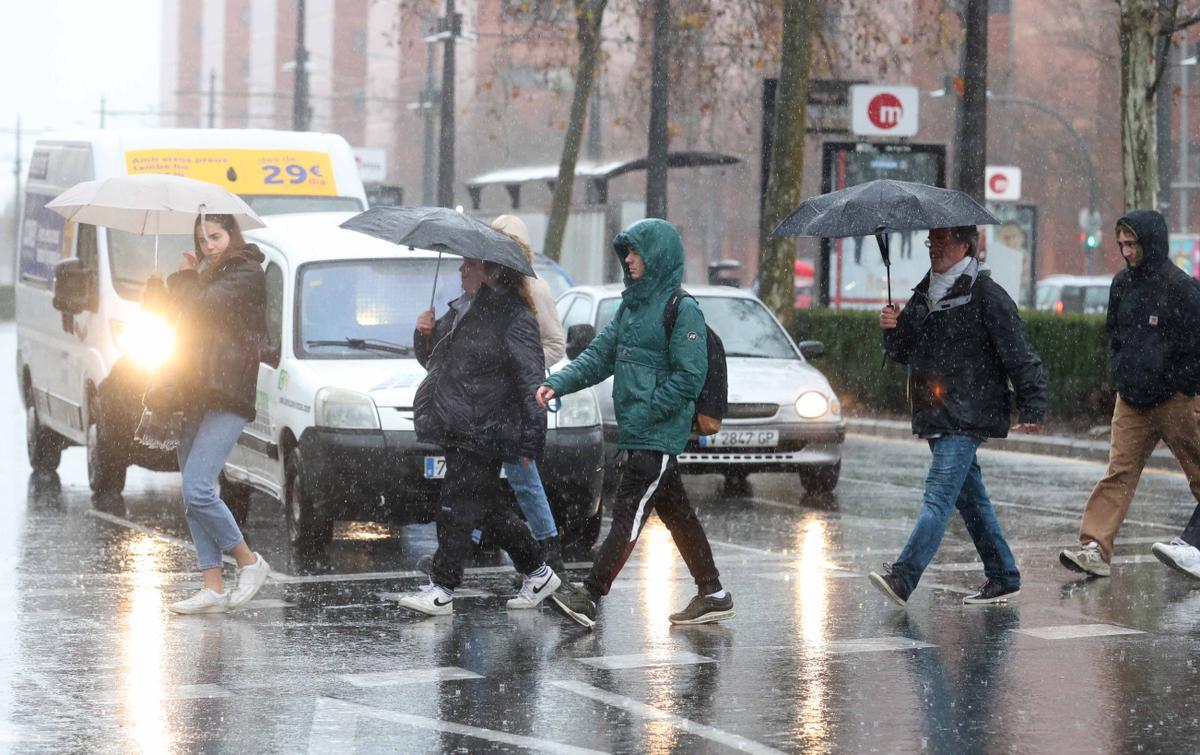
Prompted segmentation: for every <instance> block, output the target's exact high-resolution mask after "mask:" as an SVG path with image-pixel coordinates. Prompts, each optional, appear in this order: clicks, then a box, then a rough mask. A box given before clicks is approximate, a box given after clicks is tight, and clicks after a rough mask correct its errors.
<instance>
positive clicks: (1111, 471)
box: [1058, 210, 1200, 579]
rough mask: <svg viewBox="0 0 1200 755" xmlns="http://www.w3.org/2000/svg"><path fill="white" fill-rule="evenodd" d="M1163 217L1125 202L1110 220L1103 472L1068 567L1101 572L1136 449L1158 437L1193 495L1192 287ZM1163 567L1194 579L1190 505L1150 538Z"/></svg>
mask: <svg viewBox="0 0 1200 755" xmlns="http://www.w3.org/2000/svg"><path fill="white" fill-rule="evenodd" d="M1167 241H1168V234H1167V222H1166V220H1164V219H1163V216H1162V215H1160V214H1159V213H1157V212H1155V211H1153V210H1134V211H1132V212H1130V213H1128V214H1127V215H1125V217H1123V218H1121V219H1120V220H1119V221H1118V222H1117V245H1118V247H1119V248H1120V250H1121V256H1122V257H1124V258H1125V266H1126V267H1125V269H1124V270H1122V271H1121V272H1119V273H1117V275H1116V277H1115V278H1113V282H1112V288H1111V289H1110V291H1109V296H1108V320H1107V330H1108V337H1109V351H1110V357H1111V361H1110V364H1111V369H1112V379H1113V383H1114V384H1115V385H1116V388H1117V400H1116V407H1115V408H1114V410H1113V419H1112V441H1111V444H1112V445H1111V449H1110V451H1109V462H1108V471H1107V472H1105V474H1104V477H1102V478H1100V481H1099V482H1098V483H1096V487H1095V489H1094V490H1093V491H1092V495H1091V497H1090V498H1088V502H1087V507H1086V508H1085V509H1084V512H1083V522H1082V523H1081V524H1080V527H1079V542H1080V547H1079V548H1077V549H1066V550H1063V551H1062V552H1061V553H1059V555H1058V558H1059V561H1060V562H1061V563H1062V565H1063V566H1065V567H1067V568H1068V569H1071V570H1072V571H1079V572H1084V573H1086V574H1092V575H1095V576H1100V577H1107V576H1109V574H1110V573H1111V569H1110V567H1109V562H1110V561H1111V560H1112V554H1113V545H1114V543H1115V541H1116V537H1117V532H1118V531H1120V529H1121V524H1122V522H1124V521H1125V515H1126V514H1127V513H1128V512H1129V505H1130V503H1131V502H1132V501H1133V494H1134V491H1135V490H1136V489H1137V484H1138V479H1139V478H1140V477H1141V474H1142V467H1143V466H1144V465H1145V463H1146V458H1147V457H1148V456H1149V455H1150V452H1151V451H1153V450H1154V446H1155V445H1157V443H1158V441H1159V440H1160V439H1161V440H1162V441H1164V442H1165V443H1166V444H1167V447H1168V448H1170V449H1171V452H1172V453H1173V454H1175V458H1176V460H1178V461H1179V466H1181V467H1182V468H1183V472H1184V474H1185V475H1187V479H1188V485H1189V486H1190V487H1191V490H1192V495H1193V496H1194V497H1195V498H1196V500H1197V502H1198V503H1200V427H1198V426H1197V423H1196V412H1197V410H1200V403H1198V402H1200V399H1197V398H1196V396H1197V392H1198V391H1200V287H1198V286H1197V283H1196V281H1195V280H1193V279H1192V278H1191V277H1189V276H1188V274H1187V273H1185V272H1184V271H1183V270H1180V269H1179V268H1178V267H1177V266H1176V265H1175V264H1174V263H1172V262H1171V260H1170V259H1169V258H1168V243H1167ZM1150 551H1151V553H1153V554H1154V555H1155V556H1157V557H1158V559H1159V560H1160V561H1162V562H1163V563H1164V564H1166V565H1167V566H1169V567H1171V568H1173V569H1175V570H1177V571H1179V572H1181V573H1183V574H1186V575H1188V576H1190V577H1193V578H1195V579H1200V505H1197V507H1196V509H1195V510H1194V511H1193V513H1192V518H1191V521H1190V522H1188V524H1187V526H1186V527H1185V528H1184V530H1183V533H1182V535H1181V536H1180V537H1177V538H1175V539H1174V540H1173V541H1171V542H1170V543H1155V544H1154V545H1153V546H1151V549H1150Z"/></svg>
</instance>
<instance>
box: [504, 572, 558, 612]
mask: <svg viewBox="0 0 1200 755" xmlns="http://www.w3.org/2000/svg"><path fill="white" fill-rule="evenodd" d="M561 584H562V579H560V578H559V576H558V575H557V574H555V573H554V570H553V569H550V568H549V567H547V568H546V576H544V577H534V576H531V575H526V577H525V581H524V582H522V583H521V591H520V592H518V593H517V597H515V598H513V599H512V600H510V601H508V607H509V608H537V607H538V604H539V603H541V602H542V601H543V600H545V599H546V598H548V597H550V596H551V595H553V594H554V591H555V590H557V589H558V586H559V585H561Z"/></svg>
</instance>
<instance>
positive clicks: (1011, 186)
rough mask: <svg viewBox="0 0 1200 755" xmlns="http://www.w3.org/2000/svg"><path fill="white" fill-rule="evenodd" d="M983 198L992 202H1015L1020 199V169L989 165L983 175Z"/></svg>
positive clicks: (1010, 166)
mask: <svg viewBox="0 0 1200 755" xmlns="http://www.w3.org/2000/svg"><path fill="white" fill-rule="evenodd" d="M983 187H984V192H983V197H984V199H987V200H989V201H992V202H1016V201H1018V200H1019V199H1020V198H1021V169H1020V168H1017V167H1014V166H1012V165H989V166H987V168H986V169H985V171H984V174H983Z"/></svg>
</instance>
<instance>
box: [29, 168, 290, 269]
mask: <svg viewBox="0 0 1200 755" xmlns="http://www.w3.org/2000/svg"><path fill="white" fill-rule="evenodd" d="M46 206H47V207H49V208H50V209H52V210H54V211H55V212H57V213H58V214H59V215H62V216H63V217H65V218H66V219H67V220H73V221H75V222H77V223H89V224H91V225H100V226H104V227H105V228H114V229H116V230H118V231H129V232H131V233H136V234H139V235H142V236H149V235H153V236H154V269H155V270H157V269H158V236H159V234H167V235H183V234H187V235H191V233H192V232H193V230H194V229H195V224H196V218H197V216H200V215H205V214H208V215H233V216H234V218H236V219H237V222H238V225H239V226H240V227H241V228H242V230H249V229H251V228H262V227H263V226H265V225H266V224H265V223H263V221H262V219H261V218H260V217H258V215H256V214H255V213H254V210H252V209H250V206H249V205H247V204H246V203H245V202H243V201H242V200H241V198H239V197H238V196H237V195H235V194H231V193H230V192H229V191H227V190H226V189H224V188H222V187H220V186H217V185H216V184H211V183H208V182H206V181H197V180H196V179H194V178H184V177H182V176H168V175H157V174H153V175H151V174H143V175H137V176H114V177H112V178H104V179H100V180H97V181H84V182H83V183H78V184H75V185H74V186H72V187H71V188H69V189H67V190H66V191H64V192H63V193H62V194H59V195H58V196H57V197H55V198H54V199H53V200H52V201H51V202H49V203H48V204H47V205H46Z"/></svg>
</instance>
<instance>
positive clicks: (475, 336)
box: [400, 259, 561, 615]
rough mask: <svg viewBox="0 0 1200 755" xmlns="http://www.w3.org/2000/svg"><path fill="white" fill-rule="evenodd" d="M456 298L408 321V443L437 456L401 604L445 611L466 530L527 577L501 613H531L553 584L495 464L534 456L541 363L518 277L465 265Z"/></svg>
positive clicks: (464, 551) (464, 550)
mask: <svg viewBox="0 0 1200 755" xmlns="http://www.w3.org/2000/svg"><path fill="white" fill-rule="evenodd" d="M459 272H460V273H461V275H462V287H463V291H464V292H465V293H464V295H463V296H462V297H460V298H458V299H456V300H455V301H453V302H451V304H450V311H449V312H447V313H446V314H445V315H443V316H442V317H441V319H439V320H437V321H436V322H435V321H434V312H433V310H428V311H426V312H424V313H422V314H421V316H420V317H419V318H418V320H417V328H416V333H415V334H414V335H413V345H414V348H415V351H416V355H417V360H418V361H420V363H421V365H422V366H423V367H425V369H426V370H427V372H428V374H427V375H426V376H425V379H424V380H423V381H422V382H421V385H420V387H418V388H417V394H416V398H415V399H414V402H413V415H414V424H415V427H416V432H417V440H419V441H420V442H422V443H432V444H434V445H438V446H441V447H442V448H443V449H445V452H446V476H445V479H444V480H443V481H442V489H441V493H440V500H439V511H438V518H437V538H438V548H437V552H436V553H435V554H434V556H433V564H432V566H431V567H430V580H431V581H430V583H429V585H428V586H427V587H426V588H425V589H423V590H421V591H420V592H417V593H414V594H412V595H406V596H404V597H403V598H401V599H400V604H401V605H402V606H405V607H407V608H411V609H413V610H416V611H421V612H423V613H427V614H430V615H442V614H448V613H450V612H451V611H452V610H453V606H452V604H453V598H454V588H456V587H458V584H459V583H460V582H461V581H462V572H463V561H464V560H466V558H467V555H468V553H469V551H470V548H471V546H472V540H471V533H472V532H474V531H475V530H477V529H479V530H483V531H485V532H487V533H488V535H489V536H491V537H493V538H494V539H495V540H496V542H497V543H498V544H499V545H500V546H501V547H502V548H504V549H505V550H506V551H508V554H509V556H510V557H511V558H512V560H513V564H514V565H515V566H516V567H517V570H518V571H519V572H521V573H522V574H524V575H526V577H525V580H524V582H523V584H522V586H521V591H520V593H519V594H518V595H517V597H516V598H513V599H512V600H510V601H509V602H508V607H509V608H535V607H536V606H537V605H538V604H539V603H541V601H542V600H544V599H546V598H548V597H549V596H550V594H551V593H553V592H554V591H555V590H556V589H558V586H559V585H560V584H561V580H560V578H559V577H558V575H557V574H555V573H554V571H553V570H552V569H551V568H550V567H549V566H547V565H546V563H545V559H544V557H543V554H542V551H541V548H540V547H539V546H538V544H537V542H536V541H535V540H534V539H533V534H532V533H531V532H530V530H529V527H528V526H526V524H525V522H523V521H522V520H521V518H520V517H519V516H517V513H516V511H515V510H514V509H513V507H512V506H510V505H509V504H508V502H507V501H506V499H505V498H504V496H503V491H502V489H501V487H500V485H501V481H500V466H501V464H502V463H503V462H520V463H522V464H526V465H528V464H531V463H533V461H534V460H536V459H537V458H538V457H540V456H541V454H542V446H543V444H544V443H545V438H546V412H545V411H544V410H543V409H542V408H541V407H539V406H538V404H537V401H536V400H535V398H534V391H535V390H536V389H537V386H538V384H539V383H541V382H542V375H543V372H544V369H545V361H544V356H543V353H542V344H541V338H540V336H539V333H538V325H537V318H536V317H535V314H534V306H533V303H532V300H531V299H530V296H529V292H528V288H527V286H526V282H525V277H524V276H523V275H521V274H520V273H518V272H516V271H514V270H511V269H509V268H506V267H502V266H500V265H496V264H494V263H484V262H482V261H480V260H476V259H464V260H463V263H462V266H461V267H460V268H459Z"/></svg>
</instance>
